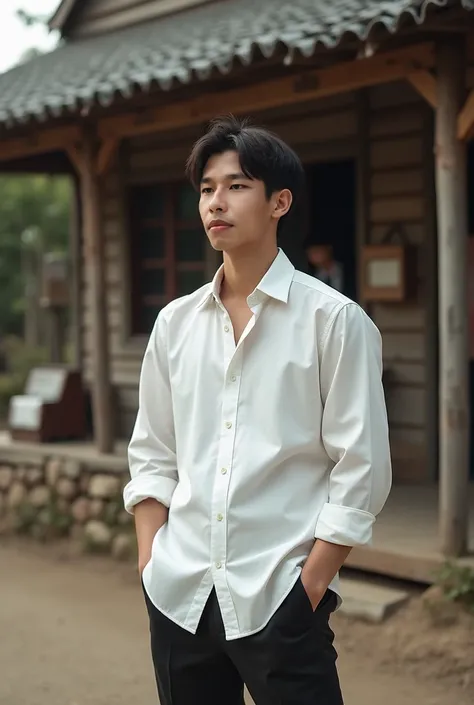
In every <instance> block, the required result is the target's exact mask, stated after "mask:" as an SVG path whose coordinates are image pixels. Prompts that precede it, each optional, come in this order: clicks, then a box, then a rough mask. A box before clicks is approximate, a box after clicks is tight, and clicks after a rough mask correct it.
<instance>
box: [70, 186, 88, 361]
mask: <svg viewBox="0 0 474 705" xmlns="http://www.w3.org/2000/svg"><path fill="white" fill-rule="evenodd" d="M81 233H82V225H81V186H80V181H79V178H78V177H77V176H76V175H75V174H74V176H71V205H70V212H69V251H70V262H71V282H70V291H71V306H70V310H71V321H70V334H69V338H70V343H71V348H72V360H71V364H72V365H73V367H74V368H75V369H77V370H80V371H81V372H82V365H83V352H84V351H83V347H82V325H81V312H82V237H81Z"/></svg>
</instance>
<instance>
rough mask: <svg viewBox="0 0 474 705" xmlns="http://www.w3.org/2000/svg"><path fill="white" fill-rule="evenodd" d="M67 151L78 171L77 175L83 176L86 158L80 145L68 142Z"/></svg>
mask: <svg viewBox="0 0 474 705" xmlns="http://www.w3.org/2000/svg"><path fill="white" fill-rule="evenodd" d="M66 152H67V155H68V157H69V159H70V160H71V163H72V165H73V167H74V169H75V170H76V172H77V175H78V176H81V175H82V171H83V169H84V158H83V155H82V153H81V150H80V147H79V145H78V144H74V143H71V144H68V145H67V146H66Z"/></svg>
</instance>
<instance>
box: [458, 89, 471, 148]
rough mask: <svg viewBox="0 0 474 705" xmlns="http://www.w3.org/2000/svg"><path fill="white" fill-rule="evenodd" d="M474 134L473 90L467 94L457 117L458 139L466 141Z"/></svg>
mask: <svg viewBox="0 0 474 705" xmlns="http://www.w3.org/2000/svg"><path fill="white" fill-rule="evenodd" d="M473 132H474V89H472V90H471V92H470V93H469V95H468V97H467V99H466V102H465V103H464V105H463V107H462V109H461V110H460V112H459V115H458V139H460V140H468V139H469V138H470V137H471V135H472V133H473Z"/></svg>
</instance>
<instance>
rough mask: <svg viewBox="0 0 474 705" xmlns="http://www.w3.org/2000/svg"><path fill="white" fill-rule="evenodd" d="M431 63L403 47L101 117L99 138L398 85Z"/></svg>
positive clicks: (429, 52) (428, 49)
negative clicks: (400, 81)
mask: <svg viewBox="0 0 474 705" xmlns="http://www.w3.org/2000/svg"><path fill="white" fill-rule="evenodd" d="M433 63H434V47H433V45H432V44H431V43H427V44H418V45H415V46H410V47H404V48H402V49H397V50H395V51H391V52H386V53H383V54H377V55H375V56H373V57H371V58H368V59H358V60H356V61H351V62H342V63H340V64H337V65H335V66H331V67H329V68H325V69H317V70H313V71H308V72H305V73H302V74H300V75H297V76H287V77H285V78H279V79H275V80H271V81H266V82H261V83H258V84H254V85H251V86H245V87H242V88H235V89H232V90H227V91H220V92H215V93H205V92H203V93H202V94H201V95H199V96H197V97H195V98H192V99H191V100H182V101H179V102H176V101H175V102H172V99H170V103H168V104H166V105H164V106H162V107H156V108H152V109H150V110H148V111H146V112H143V113H141V114H137V112H136V111H135V112H134V113H128V114H125V115H119V116H115V117H110V118H104V119H103V120H101V121H100V122H99V135H100V137H101V138H102V139H110V138H111V137H113V136H115V137H126V136H128V137H130V136H133V135H140V134H146V133H150V132H158V131H163V130H170V129H174V128H179V127H185V126H187V125H193V124H199V123H202V122H206V121H208V120H209V119H212V118H213V117H215V116H216V115H219V114H222V113H228V112H233V113H236V114H242V113H248V112H254V111H258V110H264V109H267V108H273V107H278V106H281V105H288V104H292V103H299V102H305V101H308V100H314V99H317V98H323V97H327V96H331V95H335V94H338V93H344V92H347V91H353V90H357V89H359V88H364V87H367V86H374V85H377V84H380V83H387V82H390V81H397V80H402V79H405V78H407V76H409V75H410V74H413V73H414V72H417V71H420V70H423V69H429V68H431V67H432V66H433ZM171 95H172V94H171Z"/></svg>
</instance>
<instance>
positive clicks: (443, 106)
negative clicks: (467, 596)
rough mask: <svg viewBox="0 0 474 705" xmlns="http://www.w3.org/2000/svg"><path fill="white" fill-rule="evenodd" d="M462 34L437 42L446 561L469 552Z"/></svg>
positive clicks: (442, 490)
mask: <svg viewBox="0 0 474 705" xmlns="http://www.w3.org/2000/svg"><path fill="white" fill-rule="evenodd" d="M465 76H466V62H465V47H464V46H463V42H462V41H461V38H460V37H457V36H456V37H447V36H446V37H445V38H441V39H440V40H439V42H438V43H437V79H438V85H437V109H436V135H435V142H436V146H435V153H436V199H437V214H438V277H439V350H440V367H439V385H440V389H439V394H440V396H439V404H440V410H439V411H440V456H439V473H440V488H439V489H440V497H439V498H440V504H439V512H440V514H439V516H440V538H441V545H442V550H443V553H444V554H445V555H446V556H459V555H461V554H462V553H464V552H465V551H466V549H467V525H468V477H469V472H468V462H469V406H468V388H469V387H468V370H469V367H468V329H467V323H468V315H467V244H468V242H467V187H466V146H465V144H464V143H463V142H461V141H460V140H459V139H458V138H457V120H458V114H459V111H460V109H461V106H462V104H463V101H464V98H465Z"/></svg>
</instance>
